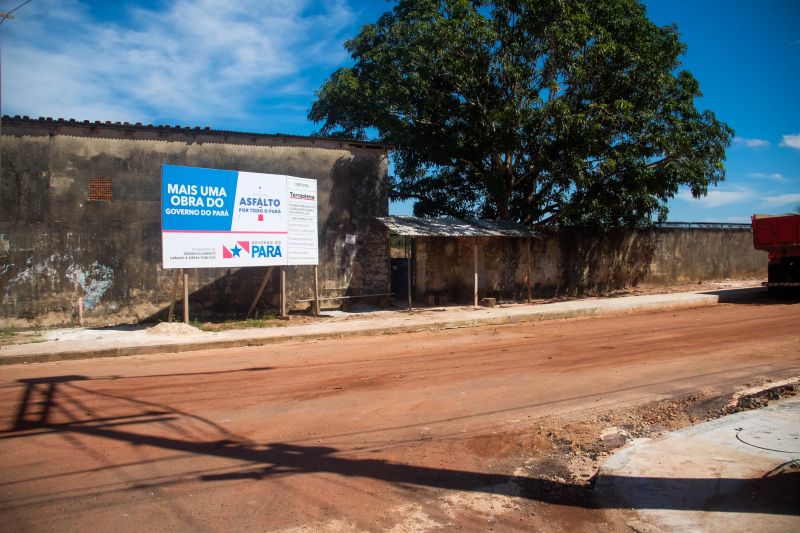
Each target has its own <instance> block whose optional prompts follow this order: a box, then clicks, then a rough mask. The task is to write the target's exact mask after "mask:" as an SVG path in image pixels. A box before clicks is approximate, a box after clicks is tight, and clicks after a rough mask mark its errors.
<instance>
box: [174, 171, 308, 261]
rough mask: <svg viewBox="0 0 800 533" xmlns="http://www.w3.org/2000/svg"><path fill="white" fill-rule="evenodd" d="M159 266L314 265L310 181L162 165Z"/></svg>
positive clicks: (251, 173) (289, 177) (272, 175)
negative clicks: (160, 251) (161, 255)
mask: <svg viewBox="0 0 800 533" xmlns="http://www.w3.org/2000/svg"><path fill="white" fill-rule="evenodd" d="M161 231H162V252H163V265H164V268H217V267H228V268H236V267H244V266H267V265H316V264H318V261H319V248H318V239H317V235H318V234H317V182H316V180H311V179H305V178H297V177H294V176H284V175H277V174H260V173H255V172H237V171H233V170H215V169H206V168H194V167H181V166H175V165H164V166H163V167H162V171H161Z"/></svg>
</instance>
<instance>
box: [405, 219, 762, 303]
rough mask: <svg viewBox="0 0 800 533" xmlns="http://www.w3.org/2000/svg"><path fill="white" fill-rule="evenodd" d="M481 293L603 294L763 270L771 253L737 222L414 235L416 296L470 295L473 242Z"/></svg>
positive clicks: (458, 298)
mask: <svg viewBox="0 0 800 533" xmlns="http://www.w3.org/2000/svg"><path fill="white" fill-rule="evenodd" d="M476 243H477V245H478V285H479V294H480V296H481V297H486V296H488V297H496V298H499V299H507V300H518V299H522V298H523V297H526V296H527V283H526V280H527V279H528V276H529V275H530V285H531V290H532V293H533V295H534V296H540V297H551V296H555V295H568V296H574V295H581V294H583V295H585V294H601V293H604V292H607V291H611V290H617V289H622V288H626V287H633V286H636V285H639V284H674V283H691V282H697V281H704V280H721V279H726V278H731V279H739V278H751V277H760V276H764V277H765V276H766V268H767V266H766V265H767V256H766V254H765V253H764V252H761V251H758V250H755V249H753V238H752V232H751V231H750V229H749V228H748V227H740V228H733V227H730V228H692V227H681V228H656V229H653V230H648V231H635V230H624V229H615V230H607V231H599V230H578V229H546V228H545V229H542V236H541V238H533V239H528V238H514V237H492V238H478V239H473V238H444V237H439V238H416V239H415V241H414V250H415V252H414V280H415V287H414V288H415V291H414V294H415V298H416V300H417V301H420V302H423V301H426V300H430V298H429V297H430V296H431V295H432V296H444V297H445V298H446V300H447V301H448V302H470V301H472V294H473V292H472V291H473V288H472V284H473V272H474V246H475V244H476Z"/></svg>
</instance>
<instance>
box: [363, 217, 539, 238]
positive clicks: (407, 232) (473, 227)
mask: <svg viewBox="0 0 800 533" xmlns="http://www.w3.org/2000/svg"><path fill="white" fill-rule="evenodd" d="M378 221H379V222H380V223H381V224H383V225H384V226H386V227H387V228H389V230H390V231H391V232H392V233H395V234H397V235H400V236H403V237H539V236H541V234H540V233H537V232H536V231H534V229H533V228H532V227H530V226H525V225H524V224H518V223H516V222H502V221H497V220H479V219H461V218H454V217H442V218H419V217H407V216H394V217H378Z"/></svg>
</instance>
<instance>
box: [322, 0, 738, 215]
mask: <svg viewBox="0 0 800 533" xmlns="http://www.w3.org/2000/svg"><path fill="white" fill-rule="evenodd" d="M345 46H346V48H347V50H348V52H349V53H350V54H351V55H352V57H353V60H354V64H353V66H352V67H347V68H341V69H339V70H337V71H336V72H334V73H333V74H332V75H331V76H330V78H329V79H328V80H327V81H326V82H325V83H324V84H323V85H322V87H321V88H320V89H319V91H318V92H317V100H316V101H315V102H314V103H313V105H312V107H311V110H310V112H309V118H310V119H311V120H313V121H315V122H322V127H321V131H320V133H321V134H323V135H331V136H339V137H346V138H354V139H366V138H370V139H377V140H381V141H383V142H386V143H389V144H391V145H393V147H394V149H393V152H392V157H393V160H394V164H395V175H394V176H393V177H392V198H393V199H413V200H416V203H415V204H414V213H415V214H416V215H418V216H436V215H452V216H461V217H476V216H477V217H481V218H490V219H501V220H514V221H518V222H523V223H555V224H588V225H606V226H613V225H627V226H637V225H646V224H649V223H650V222H651V221H652V220H663V219H665V218H666V214H667V205H666V204H667V201H668V200H669V199H670V198H672V197H673V196H674V195H675V194H676V193H677V192H678V188H679V187H680V186H682V185H685V186H688V187H689V189H690V190H691V192H692V194H693V195H694V196H700V195H703V194H705V193H706V192H707V189H708V187H709V185H716V184H717V183H718V182H719V181H720V180H723V179H724V177H725V167H724V165H723V162H724V160H725V149H726V147H727V146H729V145H730V139H731V137H732V135H733V131H732V130H731V129H730V128H729V127H728V126H727V125H726V124H724V123H722V122H720V121H719V120H717V119H716V118H715V116H714V114H713V113H712V112H710V111H698V109H696V107H695V98H696V97H698V96H700V94H701V93H700V89H699V84H698V82H697V80H696V79H695V78H694V77H693V76H692V75H691V73H689V72H687V71H685V70H682V71H678V69H679V67H680V61H679V58H680V56H681V55H682V54H683V53H684V51H685V48H686V47H685V45H684V44H682V43H681V42H680V40H679V36H678V31H677V28H676V27H674V26H666V27H659V26H657V25H655V24H654V23H653V22H651V21H650V20H649V19H648V18H647V15H646V13H645V8H644V7H643V6H642V5H641V4H640V3H639V2H638V1H637V0H570V1H566V0H494V1H486V0H399V1H398V2H397V3H396V4H395V6H394V9H393V10H392V11H391V12H388V13H386V14H384V15H383V16H382V17H381V18H380V19H379V20H378V21H377V22H376V23H375V24H368V25H366V26H364V27H363V28H362V29H361V31H360V33H359V34H358V35H357V36H356V37H355V38H354V39H352V40H350V41H348V42H347V43H346V44H345Z"/></svg>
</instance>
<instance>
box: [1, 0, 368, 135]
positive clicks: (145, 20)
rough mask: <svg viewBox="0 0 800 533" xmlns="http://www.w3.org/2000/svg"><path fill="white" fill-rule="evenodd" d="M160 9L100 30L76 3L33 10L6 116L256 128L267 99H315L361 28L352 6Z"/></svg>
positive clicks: (12, 34) (13, 60)
mask: <svg viewBox="0 0 800 533" xmlns="http://www.w3.org/2000/svg"><path fill="white" fill-rule="evenodd" d="M158 5H159V6H163V7H160V8H158V9H144V8H131V9H129V10H128V12H127V17H126V21H125V23H124V25H122V24H116V23H108V22H98V21H97V20H96V19H94V18H93V16H92V14H91V12H90V10H89V9H88V7H87V4H85V3H82V2H80V1H78V0H39V1H37V2H32V3H31V4H30V5H29V6H26V12H25V13H24V15H25V16H24V17H22V16H20V17H18V18H17V19H16V20H14V21H13V22H14V24H13V25H8V26H10V27H4V28H3V30H4V31H7V32H8V33H7V35H6V39H5V43H4V49H3V53H4V55H5V56H6V57H4V58H3V69H4V72H3V82H4V85H5V88H4V89H5V90H4V91H3V100H4V104H5V108H6V112H10V113H13V114H27V115H32V116H51V117H64V118H77V119H90V120H112V121H117V120H127V121H132V122H149V121H153V120H159V121H174V122H172V123H177V122H178V121H180V122H179V123H181V124H185V125H190V124H191V125H206V124H207V123H208V122H209V121H213V120H215V119H216V120H220V119H225V120H229V119H240V120H247V119H248V118H249V116H250V114H249V109H251V108H252V107H253V106H255V105H257V102H258V101H259V100H262V99H269V98H272V97H276V96H278V95H281V96H285V95H287V94H289V95H301V96H303V97H304V98H305V99H306V100H310V99H311V95H312V94H313V91H314V90H316V89H317V88H318V87H317V85H318V81H317V80H312V79H311V78H312V77H313V69H323V70H324V71H330V70H332V69H333V68H335V67H336V66H338V65H339V64H340V63H341V62H342V61H345V60H346V59H347V54H346V52H345V51H344V49H343V47H342V42H343V41H344V39H345V38H346V37H348V35H343V32H344V31H345V30H349V29H350V25H351V24H352V23H353V20H354V14H353V13H352V11H351V10H350V8H349V7H348V6H347V4H346V3H345V2H344V1H342V0H339V1H329V2H324V3H315V2H313V0H272V1H270V2H263V1H261V0H237V1H225V2H219V1H217V0H192V1H189V0H179V1H176V2H173V3H168V4H158ZM20 15H22V12H20ZM302 118H303V119H304V118H305V113H304V112H303V113H302ZM265 126H266V127H267V128H269V125H265Z"/></svg>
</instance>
